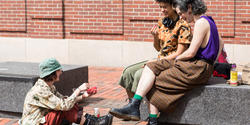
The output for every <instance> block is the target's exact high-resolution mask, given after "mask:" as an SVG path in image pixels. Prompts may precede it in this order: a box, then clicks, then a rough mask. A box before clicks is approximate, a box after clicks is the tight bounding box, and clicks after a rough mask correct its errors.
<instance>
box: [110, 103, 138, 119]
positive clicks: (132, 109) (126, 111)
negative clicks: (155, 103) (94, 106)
mask: <svg viewBox="0 0 250 125" xmlns="http://www.w3.org/2000/svg"><path fill="white" fill-rule="evenodd" d="M140 104H141V100H137V99H134V98H132V99H131V102H129V103H128V104H127V105H125V106H124V107H123V108H112V109H111V110H110V111H109V113H110V114H112V115H113V116H115V117H117V118H121V119H124V120H132V121H139V120H140Z"/></svg>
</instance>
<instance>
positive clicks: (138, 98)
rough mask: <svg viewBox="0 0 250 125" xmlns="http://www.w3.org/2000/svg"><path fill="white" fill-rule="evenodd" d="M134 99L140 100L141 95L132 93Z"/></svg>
mask: <svg viewBox="0 0 250 125" xmlns="http://www.w3.org/2000/svg"><path fill="white" fill-rule="evenodd" d="M134 99H137V100H142V97H141V96H140V95H137V94H135V95H134Z"/></svg>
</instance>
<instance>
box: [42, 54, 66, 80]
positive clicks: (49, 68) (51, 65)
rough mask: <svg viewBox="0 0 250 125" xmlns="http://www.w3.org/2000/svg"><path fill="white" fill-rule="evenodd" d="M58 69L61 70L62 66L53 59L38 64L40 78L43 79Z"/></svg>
mask: <svg viewBox="0 0 250 125" xmlns="http://www.w3.org/2000/svg"><path fill="white" fill-rule="evenodd" d="M59 69H62V66H61V64H60V63H59V62H58V61H57V60H56V59H55V58H48V59H45V60H44V61H42V62H41V63H40V64H39V72H40V78H44V77H45V76H48V75H50V74H51V73H53V72H55V71H57V70H59Z"/></svg>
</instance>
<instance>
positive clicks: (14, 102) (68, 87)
mask: <svg viewBox="0 0 250 125" xmlns="http://www.w3.org/2000/svg"><path fill="white" fill-rule="evenodd" d="M38 65H39V64H38V63H25V62H3V63H0V92H1V94H0V117H2V118H20V117H21V115H22V111H23V103H24V99H25V96H26V93H27V92H28V90H29V89H30V88H31V87H32V86H33V85H34V83H35V82H36V80H37V79H38V78H39V68H38ZM62 66H63V71H64V72H63V74H62V75H61V77H60V82H58V83H55V86H56V88H57V90H58V91H59V92H60V93H62V94H63V95H70V94H71V93H72V89H73V88H76V87H78V86H79V85H81V83H83V82H88V67H87V66H77V65H62Z"/></svg>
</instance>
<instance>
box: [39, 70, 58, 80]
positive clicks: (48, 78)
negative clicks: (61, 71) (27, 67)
mask: <svg viewBox="0 0 250 125" xmlns="http://www.w3.org/2000/svg"><path fill="white" fill-rule="evenodd" d="M56 77H57V76H56V71H55V72H52V73H51V74H49V75H47V76H45V77H43V78H42V79H43V80H44V81H45V82H52V81H54V80H55V79H56Z"/></svg>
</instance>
